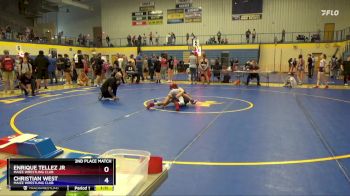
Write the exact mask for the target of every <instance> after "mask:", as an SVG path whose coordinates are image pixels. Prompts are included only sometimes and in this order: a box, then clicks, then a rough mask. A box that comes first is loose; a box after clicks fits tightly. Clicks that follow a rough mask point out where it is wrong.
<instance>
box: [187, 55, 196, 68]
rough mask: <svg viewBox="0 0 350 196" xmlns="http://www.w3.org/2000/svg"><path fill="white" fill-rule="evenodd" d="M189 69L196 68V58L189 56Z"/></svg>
mask: <svg viewBox="0 0 350 196" xmlns="http://www.w3.org/2000/svg"><path fill="white" fill-rule="evenodd" d="M188 60H189V63H190V66H189V67H190V68H197V57H196V56H194V55H191V56H190V57H189V58H188Z"/></svg>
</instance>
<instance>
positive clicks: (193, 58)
mask: <svg viewBox="0 0 350 196" xmlns="http://www.w3.org/2000/svg"><path fill="white" fill-rule="evenodd" d="M189 63H190V65H189V68H190V72H191V84H193V81H194V82H195V83H196V80H197V57H196V56H195V55H194V53H193V52H191V55H190V57H189Z"/></svg>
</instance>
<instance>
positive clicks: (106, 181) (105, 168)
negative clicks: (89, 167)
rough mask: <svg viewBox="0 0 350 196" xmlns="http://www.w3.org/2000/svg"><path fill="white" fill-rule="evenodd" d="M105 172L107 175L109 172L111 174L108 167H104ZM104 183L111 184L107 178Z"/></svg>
mask: <svg viewBox="0 0 350 196" xmlns="http://www.w3.org/2000/svg"><path fill="white" fill-rule="evenodd" d="M103 171H104V172H105V173H108V172H109V167H107V166H106V167H104V168H103ZM104 182H105V183H106V184H108V182H109V180H108V177H106V178H105V180H104Z"/></svg>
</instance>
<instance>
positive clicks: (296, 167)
mask: <svg viewBox="0 0 350 196" xmlns="http://www.w3.org/2000/svg"><path fill="white" fill-rule="evenodd" d="M180 86H182V87H184V88H185V89H186V91H187V92H188V93H190V94H191V95H193V97H195V98H196V99H198V100H199V101H200V102H199V103H198V104H197V105H196V106H191V105H190V106H188V107H185V108H182V109H181V111H180V112H173V111H174V107H173V106H169V107H168V108H166V109H164V110H146V109H145V107H144V104H145V102H146V101H147V100H153V99H155V98H156V99H161V97H164V96H165V95H166V94H167V92H168V86H167V85H156V84H140V85H123V86H121V87H120V88H119V89H118V94H119V97H120V101H119V102H116V103H115V102H110V101H102V102H100V101H98V100H97V94H98V89H97V88H77V89H64V90H54V91H47V92H42V93H41V94H40V95H38V96H36V97H29V98H27V99H24V98H23V96H17V97H9V98H1V99H0V112H1V113H0V127H1V131H0V136H1V137H3V136H7V135H10V134H13V133H14V131H15V132H26V133H27V132H29V133H36V134H39V135H42V136H49V137H51V138H52V139H53V141H54V142H55V144H56V145H58V146H63V147H66V148H69V149H74V150H78V151H84V152H90V153H96V154H101V153H103V152H105V151H107V150H110V149H115V148H124V149H138V150H147V151H150V152H151V153H152V154H154V155H160V156H162V157H164V159H165V160H166V161H168V163H169V164H171V169H170V171H169V177H168V179H167V180H166V181H165V183H164V184H163V185H162V186H161V187H160V188H159V189H158V190H157V192H156V195H219V194H226V195H227V194H230V195H233V194H239V195H311V194H313V195H320V194H324V195H348V194H350V177H349V176H350V171H349V169H350V159H349V158H350V142H349V141H350V131H349V120H350V91H349V90H334V89H328V90H324V89H309V88H297V89H287V88H280V87H256V86H254V85H252V86H249V87H246V86H238V87H237V86H228V85H210V86H204V85H187V84H181V85H180Z"/></svg>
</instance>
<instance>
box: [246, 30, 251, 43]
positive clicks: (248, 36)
mask: <svg viewBox="0 0 350 196" xmlns="http://www.w3.org/2000/svg"><path fill="white" fill-rule="evenodd" d="M250 34H251V33H250V30H249V29H248V31H246V32H245V38H246V40H247V44H249V39H250Z"/></svg>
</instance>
